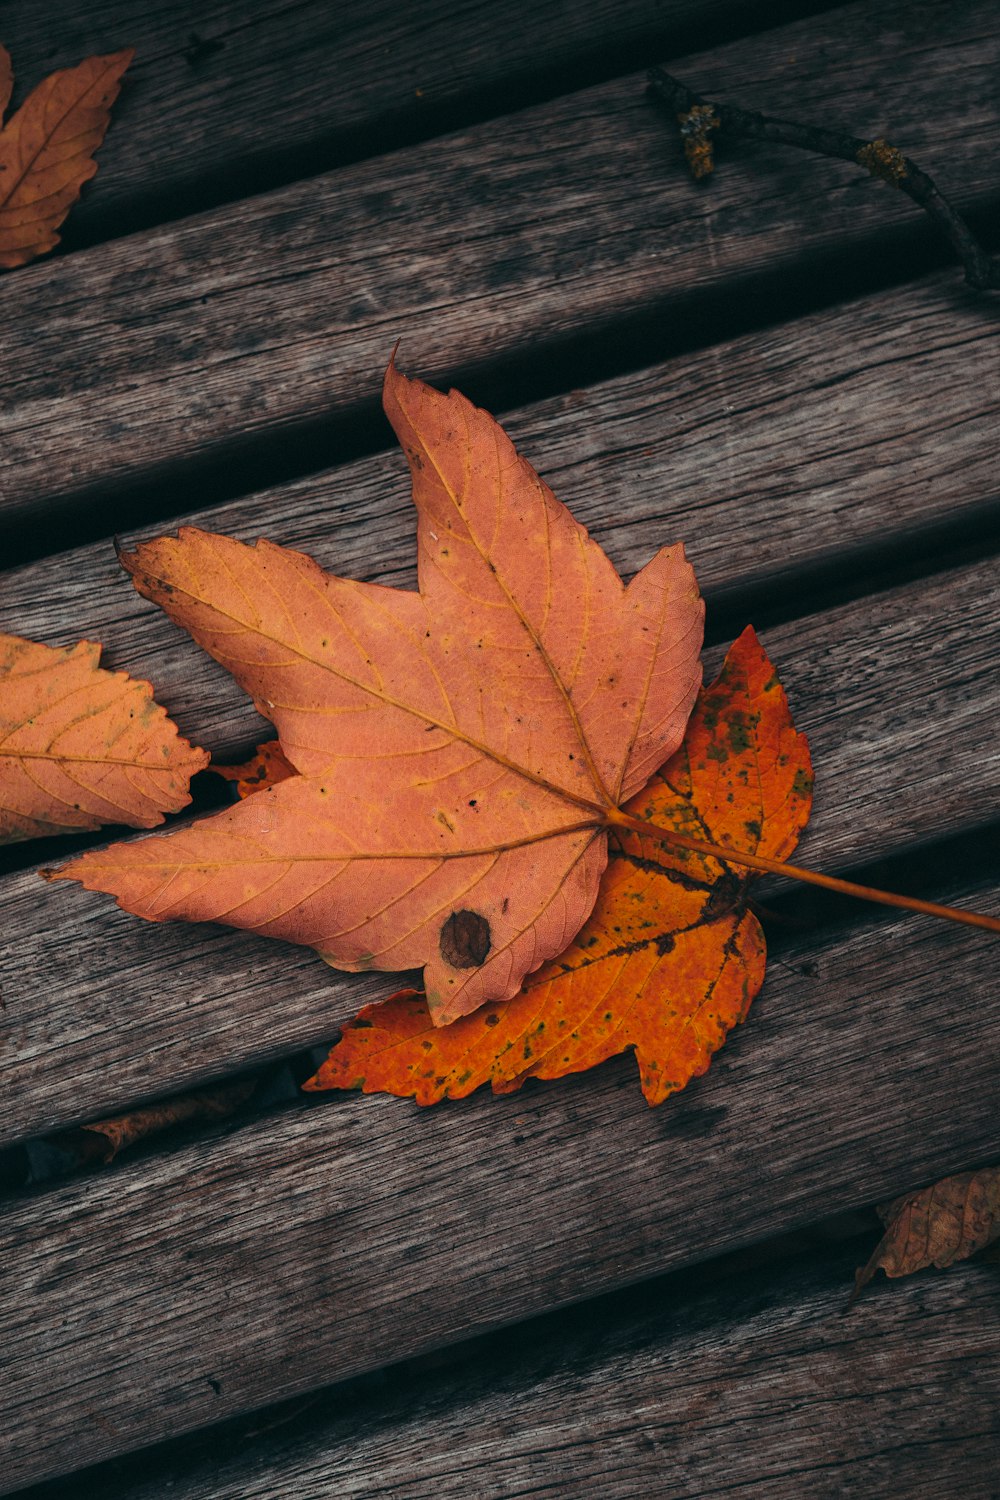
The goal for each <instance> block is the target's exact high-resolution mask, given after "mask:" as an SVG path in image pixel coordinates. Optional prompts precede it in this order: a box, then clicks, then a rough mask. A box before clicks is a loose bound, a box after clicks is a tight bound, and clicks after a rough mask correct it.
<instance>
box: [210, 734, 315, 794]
mask: <svg viewBox="0 0 1000 1500" xmlns="http://www.w3.org/2000/svg"><path fill="white" fill-rule="evenodd" d="M212 770H213V771H214V772H215V773H216V775H217V776H224V777H225V779H226V780H227V781H235V782H236V792H237V795H238V796H239V797H241V798H242V797H252V796H253V794H254V793H255V792H266V791H267V790H268V789H269V788H270V787H272V786H277V784H278V782H279V781H287V780H288V778H289V776H294V775H296V770H295V767H294V766H293V765H292V764H291V762H290V761H289V760H288V758H287V757H286V755H285V753H284V751H283V750H282V748H281V745H280V743H279V742H278V741H277V740H265V741H264V743H263V744H262V745H258V746H257V748H256V750H255V751H254V753H253V755H251V757H250V759H249V760H246V761H244V762H243V764H242V765H240V766H217V765H216V764H215V763H214V762H213V764H212Z"/></svg>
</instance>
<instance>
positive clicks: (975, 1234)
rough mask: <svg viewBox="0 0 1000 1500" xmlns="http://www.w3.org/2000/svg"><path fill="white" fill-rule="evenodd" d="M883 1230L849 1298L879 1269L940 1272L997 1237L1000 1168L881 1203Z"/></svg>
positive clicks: (966, 1174) (897, 1273)
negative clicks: (930, 1269) (934, 1267)
mask: <svg viewBox="0 0 1000 1500" xmlns="http://www.w3.org/2000/svg"><path fill="white" fill-rule="evenodd" d="M878 1212H879V1217H880V1218H881V1220H882V1223H883V1224H885V1226H886V1232H885V1234H884V1235H883V1236H882V1238H881V1240H880V1241H879V1243H878V1245H877V1246H876V1247H875V1251H874V1254H873V1255H872V1257H871V1259H870V1260H869V1261H868V1264H867V1265H865V1266H862V1267H861V1268H860V1269H859V1270H858V1272H857V1275H856V1277H855V1284H854V1294H853V1296H852V1297H851V1302H854V1301H855V1299H856V1298H857V1297H858V1295H859V1294H860V1292H861V1290H862V1288H863V1287H865V1286H867V1285H868V1283H869V1281H871V1279H872V1277H873V1276H874V1275H875V1272H876V1271H877V1270H878V1269H879V1268H880V1267H881V1269H882V1270H883V1271H884V1272H885V1274H886V1275H887V1276H910V1275H912V1273H913V1272H914V1271H922V1270H924V1269H925V1267H927V1266H937V1268H938V1269H939V1270H944V1269H945V1268H946V1267H947V1266H950V1265H953V1264H954V1262H955V1261H956V1260H966V1259H968V1257H969V1256H970V1255H975V1254H976V1252H977V1251H979V1250H982V1249H984V1248H985V1247H986V1246H987V1245H990V1244H992V1243H993V1242H994V1241H995V1240H997V1239H1000V1167H984V1168H982V1169H981V1170H980V1171H978V1172H959V1173H958V1174H957V1175H956V1176H954V1177H944V1178H942V1179H941V1181H940V1182H936V1183H934V1185H933V1187H927V1188H921V1189H920V1190H919V1191H918V1192H915V1193H904V1194H903V1196H902V1197H900V1198H895V1199H893V1201H892V1202H891V1203H880V1204H879V1208H878Z"/></svg>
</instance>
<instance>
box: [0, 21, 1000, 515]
mask: <svg viewBox="0 0 1000 1500" xmlns="http://www.w3.org/2000/svg"><path fill="white" fill-rule="evenodd" d="M998 63H1000V24H998V21H997V16H996V12H995V7H993V6H991V5H989V4H988V3H987V0H965V3H963V4H962V5H961V6H955V7H931V8H928V9H926V10H925V9H921V10H918V11H917V12H916V13H914V11H913V8H912V6H910V5H909V4H903V3H902V0H891V3H885V4H882V5H879V6H867V5H855V6H852V7H845V8H844V9H843V10H841V11H839V12H829V13H826V14H824V15H823V16H821V17H818V18H814V19H813V20H811V21H809V22H808V23H801V24H798V25H794V26H789V27H783V28H778V29H776V30H775V31H773V32H768V33H763V34H760V35H758V36H755V37H753V38H751V39H749V40H747V41H744V42H741V43H739V44H738V45H734V46H730V47H725V48H721V49H718V50H717V51H713V52H711V53H707V54H705V55H702V56H700V57H695V58H692V59H689V60H688V62H687V63H686V64H685V68H684V71H685V74H686V76H689V77H691V79H692V80H693V81H696V82H698V83H699V84H700V85H701V86H702V87H704V88H705V89H706V90H708V91H710V92H714V93H721V94H723V95H729V96H732V97H739V98H742V99H743V100H744V101H746V102H749V103H761V102H765V103H767V104H768V106H769V107H770V108H771V109H773V110H775V111H779V112H780V111H785V112H789V111H796V110H797V111H801V110H802V109H803V106H804V100H805V99H806V98H808V100H809V112H810V113H811V114H813V115H815V116H826V117H829V118H837V119H844V120H848V121H850V122H851V123H852V124H853V125H854V126H855V127H856V128H857V129H858V130H859V131H871V132H873V133H878V132H880V131H885V130H889V131H891V134H892V135H893V138H894V139H898V140H899V142H900V143H901V144H902V145H903V146H905V147H906V148H907V149H908V150H910V151H912V152H913V153H914V154H915V155H916V156H917V158H918V159H920V160H921V161H922V162H923V163H924V164H925V165H926V167H927V168H928V169H929V170H931V171H933V172H936V173H938V174H940V175H941V177H942V180H944V181H946V182H947V184H948V187H949V191H950V193H951V194H952V196H953V197H954V199H955V200H956V201H957V202H958V203H959V204H960V205H964V206H969V205H971V204H974V203H976V202H985V201H987V199H988V197H989V195H990V194H992V193H993V192H995V180H994V176H993V173H992V169H991V163H992V160H993V159H994V157H995V155H996V151H997V148H1000V115H998V113H997V110H996V105H995V99H994V89H993V80H994V78H995V74H996V68H997V65H998ZM911 230H912V233H913V234H915V235H919V234H922V233H923V232H924V230H923V227H922V226H920V225H918V224H917V221H916V219H915V217H914V211H913V209H912V206H911V205H909V204H908V203H904V202H903V201H902V200H897V199H894V198H893V197H892V196H891V195H890V194H889V193H888V192H887V190H886V189H885V187H884V186H883V185H881V184H873V183H871V182H869V181H868V180H867V179H866V178H863V177H862V176H861V175H860V174H859V173H858V172H857V171H855V170H853V169H849V168H845V167H844V166H843V165H842V164H839V165H838V164H836V163H821V164H817V163H816V161H815V160H813V159H807V158H805V157H802V156H801V155H799V154H796V153H791V152H788V151H780V150H778V149H777V148H775V149H772V150H764V149H761V150H758V149H756V148H753V149H751V148H749V147H748V148H747V149H746V150H745V151H742V152H738V153H737V154H736V156H735V157H734V158H733V159H731V161H730V163H729V165H728V166H727V168H726V170H725V171H724V172H720V174H719V178H718V181H717V182H715V183H714V184H713V185H712V186H711V188H710V189H709V190H708V192H707V193H706V192H705V191H702V190H699V189H698V188H697V187H696V185H694V184H692V183H691V182H690V181H688V180H687V177H686V175H685V172H684V170H683V168H682V167H681V166H680V165H679V162H678V147H677V142H676V140H675V139H673V138H672V136H671V134H670V132H669V131H668V130H667V128H666V127H665V125H664V122H663V120H662V119H661V117H660V115H659V114H658V113H657V111H656V110H655V109H654V108H653V106H652V105H651V104H650V103H649V102H648V101H647V100H646V98H645V97H644V89H643V80H642V78H641V77H629V78H625V79H622V80H619V81H616V82H614V83H612V84H608V85H604V86H601V87H599V88H596V89H589V90H584V91H582V92H580V93H577V94H573V95H570V96H566V97H564V98H562V99H560V100H558V101H556V102H555V103H552V104H547V105H544V106H540V107H538V108H535V109H530V110H526V111H523V112H521V113H518V114H515V115H510V116H507V117H505V118H504V119H502V120H500V121H497V122H493V123H490V124H489V125H484V126H481V127H477V128H475V129H473V130H470V131H468V132H466V133H464V134H460V135H454V136H450V137H448V138H447V139H444V140H440V141H436V142H434V143H432V144H429V145H426V146H421V147H418V148H413V149H410V150H407V151H401V152H397V153H393V154H390V155H387V156H385V157H381V158H378V159H377V160H373V161H367V162H364V163H362V164H360V165H357V166H354V167H350V168H347V169H345V170H343V171H339V172H335V173H330V174H326V175H324V176H320V177H317V178H314V179H311V180H309V181H307V182H302V183H298V184H296V185H295V186H292V187H289V188H286V189H282V190H281V191H278V192H275V193H271V194H266V195H263V196H261V197H259V198H253V199H248V200H245V201H243V202H241V203H238V204H234V205H232V206H229V207H226V208H224V209H220V210H218V211H217V212H214V213H210V214H206V215H202V216H200V217H197V218H193V219H189V220H185V221H183V222H180V223H177V224H174V225H170V226H166V227H161V228H159V229H156V230H151V231H149V232H148V233H144V234H142V235H141V236H138V237H135V238H128V239H123V240H121V241H117V242H114V243H112V244H109V245H106V246H102V247H99V248H95V249H94V250H92V251H87V252H83V253H81V254H79V255H75V256H72V257H69V258H66V259H64V260H61V261H57V262H50V263H47V264H46V263H41V264H39V265H37V266H31V267H28V268H26V269H25V270H24V271H21V272H19V273H18V275H17V277H16V278H8V279H7V280H5V281H4V282H3V283H2V285H0V360H2V363H3V367H4V368H5V369H8V370H10V371H12V372H16V374H12V376H11V379H10V381H9V383H8V388H7V399H6V403H5V410H4V413H3V420H2V425H0V432H2V443H3V452H4V457H5V460H6V481H5V490H4V495H3V499H2V501H0V517H2V518H3V520H4V523H5V525H6V526H7V528H8V532H7V535H8V537H9V536H10V534H11V533H10V528H11V527H13V526H16V525H17V523H19V522H20V523H24V522H26V521H28V520H29V519H31V518H34V519H35V520H36V521H37V519H38V518H39V517H40V516H43V515H44V516H48V517H51V516H52V515H54V514H57V513H58V512H59V509H60V507H61V506H62V505H63V502H65V505H66V506H69V504H70V499H71V497H75V501H74V502H73V503H74V504H75V505H76V507H77V509H79V506H80V505H84V504H93V503H95V501H96V500H97V499H98V498H99V497H106V496H108V495H110V494H112V493H114V492H116V491H120V490H121V489H122V487H123V486H124V487H129V486H135V485H136V484H137V483H138V482H139V480H140V479H143V480H147V481H148V480H151V479H153V478H156V477H157V476H159V478H160V479H161V480H165V479H166V477H167V476H168V475H169V474H171V473H173V472H174V470H175V466H176V465H177V464H179V463H181V462H182V461H185V462H187V461H189V460H192V459H193V458H197V459H198V461H199V462H208V461H212V462H216V463H221V462H222V461H223V460H226V461H232V460H233V458H234V456H235V455H236V454H237V452H243V453H244V455H245V454H246V452H247V451H248V450H247V449H246V445H247V444H248V443H249V444H251V447H252V445H253V444H260V443H263V442H269V441H270V440H271V439H275V440H277V439H279V438H280V440H281V441H283V442H287V443H290V444H293V443H294V442H295V441H296V432H297V431H299V430H301V428H302V425H303V424H307V425H308V424H313V425H315V424H317V423H319V422H321V421H323V420H325V419H327V418H328V417H329V416H330V415H331V414H332V413H339V414H340V415H341V416H342V417H344V416H345V414H349V413H354V412H357V411H358V410H360V409H361V408H362V407H364V406H366V405H369V406H370V403H371V400H372V394H373V389H374V383H375V379H376V376H377V373H378V372H379V371H380V370H381V369H382V367H383V366H384V364H385V361H386V358H387V355H388V352H389V350H390V349H391V347H392V345H393V342H394V340H395V339H396V338H397V337H398V336H400V335H402V336H403V337H404V339H405V343H404V349H403V354H404V359H405V362H406V363H408V364H409V365H411V366H417V367H419V368H421V369H422V370H423V371H424V372H425V373H426V374H427V375H428V376H429V377H431V378H438V379H442V378H447V376H448V374H449V373H451V372H454V371H455V370H456V369H462V370H465V371H469V370H470V369H475V368H479V367H482V366H484V365H490V364H494V363H495V362H496V361H497V360H498V359H500V358H506V357H508V356H510V355H512V354H513V353H518V354H519V355H520V356H522V357H525V358H528V357H531V358H535V359H537V357H538V353H539V350H540V349H542V348H545V347H549V348H554V347H556V346H559V347H562V346H563V345H564V344H565V342H566V340H567V339H569V338H572V337H574V336H576V335H579V334H583V333H587V334H595V333H598V332H601V331H604V332H607V331H608V330H609V329H611V328H613V327H620V324H621V320H622V319H631V320H632V322H633V324H635V322H636V320H638V319H643V320H644V323H645V325H646V327H647V330H648V327H649V326H650V320H651V319H656V320H659V322H658V326H661V327H662V329H663V339H664V345H665V347H669V338H670V323H669V314H670V310H671V309H673V308H675V307H676V305H677V300H678V299H685V298H687V299H690V298H691V297H694V296H696V295H697V296H699V297H700V296H702V295H704V294H708V293H710V292H714V291H718V290H719V289H720V288H727V289H729V291H732V290H733V289H734V288H735V287H736V286H739V285H741V284H744V283H747V282H748V279H750V278H753V277H754V276H757V275H760V274H762V273H765V272H766V273H770V275H771V276H772V278H774V273H777V272H780V271H782V270H783V269H784V270H787V269H788V268H790V267H791V266H793V265H795V264H797V263H799V262H801V261H802V258H803V256H812V257H815V258H819V257H822V256H824V255H826V254H844V253H849V252H851V251H852V250H853V251H857V250H858V249H859V247H860V246H861V245H862V244H867V245H868V246H869V248H870V251H871V253H873V254H874V253H879V254H885V253H888V252H887V246H888V244H889V242H890V241H893V235H894V233H895V232H896V231H898V232H899V233H900V234H904V233H909V232H910V231H911ZM886 236H888V239H887V238H886ZM898 242H899V240H898V235H897V237H896V239H895V240H894V241H893V243H896V244H898ZM827 275H829V266H828V265H827ZM772 284H773V285H777V283H776V281H774V280H772ZM775 295H776V298H777V301H776V303H775V308H774V310H775V312H776V313H780V291H778V292H776V294H775ZM952 296H953V298H954V299H955V300H956V301H957V302H958V303H959V304H960V305H962V306H964V305H965V304H966V296H965V294H964V293H963V292H962V291H961V283H960V280H959V278H958V275H957V273H956V280H955V282H954V284H953V288H952ZM975 305H976V307H977V309H978V315H979V316H982V315H983V313H982V307H981V305H980V304H978V303H976V304H975ZM960 316H962V317H963V318H964V317H966V316H969V314H968V313H962V314H960ZM241 445H242V446H241ZM254 451H256V450H254Z"/></svg>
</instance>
